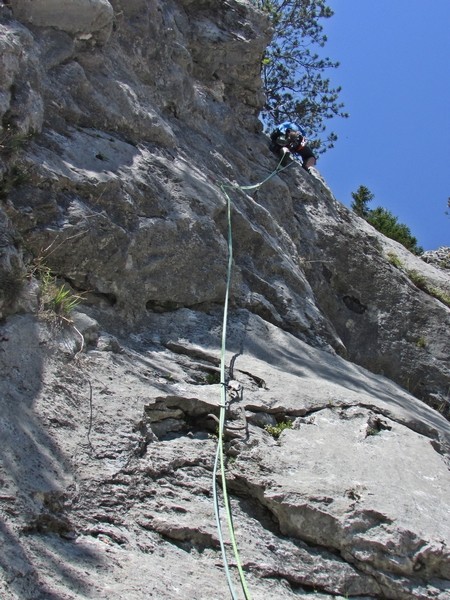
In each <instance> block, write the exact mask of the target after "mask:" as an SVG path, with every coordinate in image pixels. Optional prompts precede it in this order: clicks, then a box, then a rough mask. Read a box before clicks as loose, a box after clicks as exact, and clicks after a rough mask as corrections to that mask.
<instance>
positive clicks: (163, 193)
mask: <svg viewBox="0 0 450 600" xmlns="http://www.w3.org/2000/svg"><path fill="white" fill-rule="evenodd" d="M3 8H5V7H3ZM10 8H11V10H9V9H6V8H5V10H2V11H1V18H2V22H1V26H0V49H1V52H0V117H1V120H2V126H3V127H4V129H3V130H2V132H1V135H2V136H3V137H2V140H3V142H2V146H3V148H2V149H0V150H1V151H0V176H1V177H2V186H3V187H2V208H1V211H0V250H1V254H0V283H1V286H0V373H1V378H0V439H1V443H0V459H1V461H0V513H1V518H2V526H1V527H0V537H1V545H2V555H1V558H0V596H1V597H2V600H3V599H5V600H19V598H20V600H35V599H36V598H52V599H54V600H59V599H61V600H62V599H63V598H64V599H69V598H70V599H71V600H84V599H86V598H93V597H95V598H99V599H101V598H105V599H108V600H113V599H116V598H127V599H130V600H140V599H141V598H142V600H143V599H144V598H145V599H147V598H148V597H149V595H150V597H154V598H159V599H161V600H165V599H167V600H169V599H172V598H175V597H180V598H181V597H182V598H192V599H193V600H201V599H204V600H206V599H207V600H211V599H213V598H225V597H227V594H228V589H227V582H226V577H225V573H224V566H223V562H222V556H221V552H220V539H219V531H218V528H217V526H216V525H217V524H216V521H215V514H214V500H213V481H212V478H213V472H214V464H215V460H216V453H217V448H218V438H217V435H218V429H217V426H218V421H219V416H220V404H221V403H222V402H223V394H224V393H225V398H226V403H227V414H226V416H227V418H226V426H225V429H224V437H223V440H222V441H223V448H224V451H225V457H224V469H225V473H226V479H227V485H228V491H229V504H230V507H231V510H232V513H233V523H234V527H235V532H236V537H237V544H238V547H239V551H240V556H241V561H242V566H243V570H244V572H245V575H246V578H247V580H248V586H249V589H250V590H251V595H252V598H254V599H255V600H259V599H261V600H262V599H263V598H264V600H266V599H267V598H277V599H278V598H279V599H283V598H286V599H288V598H305V599H306V597H309V596H310V595H311V590H314V592H315V596H316V597H317V598H321V599H324V600H330V599H331V598H348V597H353V598H355V599H361V600H362V599H364V600H367V598H379V599H380V600H381V599H385V598H388V599H392V600H411V599H413V598H414V599H419V600H425V599H427V600H430V598H435V599H436V600H447V598H448V594H449V589H450V588H449V586H450V583H449V582H450V573H449V567H448V565H449V554H448V548H449V547H450V530H449V528H448V523H449V519H448V497H449V493H450V479H449V469H448V467H449V465H450V462H449V460H450V425H449V421H448V420H447V419H446V418H445V417H446V415H447V416H448V381H449V356H450V351H449V336H448V331H449V325H450V323H449V314H450V310H449V308H448V306H447V305H446V303H445V302H444V301H443V298H444V295H445V294H448V293H449V290H450V280H449V276H448V272H446V271H445V270H444V269H442V268H436V267H435V266H434V265H433V264H431V263H427V262H425V261H424V260H422V259H421V258H419V257H416V256H413V255H412V254H410V253H409V252H408V251H407V250H406V249H405V248H403V247H402V246H400V245H399V244H397V243H396V242H393V241H392V240H389V239H387V238H385V237H384V236H383V235H381V234H379V233H378V232H376V231H375V230H374V229H373V228H372V227H371V226H370V225H368V224H367V223H366V222H365V221H363V220H361V219H359V218H358V217H357V216H356V215H354V214H352V213H351V212H350V211H348V210H347V209H346V208H345V207H344V206H342V205H341V204H340V203H339V202H338V201H337V200H336V199H335V198H334V197H333V194H332V191H331V190H330V188H329V186H328V185H327V183H326V181H325V179H324V177H323V175H322V174H321V173H320V171H319V169H315V170H314V172H313V173H312V174H310V173H306V172H305V171H304V170H303V169H301V168H300V167H299V165H298V164H297V163H295V162H294V163H292V165H291V166H290V167H289V169H286V170H285V171H283V172H282V173H279V174H277V175H275V174H274V173H273V171H274V169H275V166H276V163H275V162H274V158H273V156H272V155H271V154H270V152H269V151H268V147H267V146H268V144H267V142H268V140H267V138H266V137H265V136H264V135H263V133H262V125H261V123H260V122H259V120H258V112H259V110H260V108H261V106H262V104H263V101H264V99H263V95H262V91H261V81H260V77H259V61H260V57H261V55H262V53H263V51H264V47H265V44H266V43H267V41H268V39H269V37H270V30H269V24H268V21H267V19H266V18H265V17H264V14H263V13H262V12H261V11H259V10H257V9H255V6H254V3H253V2H250V1H248V0H229V1H227V2H223V1H222V0H201V1H193V0H170V1H164V2H162V1H160V0H151V1H144V0H129V1H127V2H119V1H118V0H111V2H110V3H109V2H107V1H106V0H98V1H95V2H94V1H92V2H88V1H87V0H84V1H81V0H77V1H76V2H70V3H69V2H58V3H57V5H56V4H55V3H54V2H50V1H44V0H39V1H36V0H34V1H33V2H32V1H31V0H30V1H25V0H15V1H12V2H11V3H10ZM113 13H114V14H113ZM13 92H14V93H13ZM5 145H6V146H7V147H6V148H5ZM20 174H22V176H18V175H20ZM263 181H264V184H263V185H261V186H258V183H260V182H263ZM252 185H256V187H255V188H253V189H248V187H246V186H252ZM228 202H229V207H230V209H231V210H230V212H231V223H232V241H233V248H232V249H233V257H232V258H233V261H232V278H231V289H230V298H229V300H230V306H229V311H228V322H227V331H226V333H227V335H226V352H225V366H226V368H225V369H224V371H225V372H224V373H223V375H224V377H225V381H223V380H222V372H221V371H222V369H221V365H220V359H221V343H222V327H223V303H224V298H225V292H226V278H227V266H228V259H229V254H228V253H229V244H228V240H229V231H228V218H227V214H228ZM36 261H38V262H39V263H40V264H42V265H45V268H46V269H49V270H50V272H51V273H53V274H54V275H55V276H58V279H59V280H60V281H65V282H66V285H69V286H71V289H73V290H75V291H76V293H78V294H81V295H82V297H83V304H82V305H80V306H79V307H78V310H77V311H76V312H75V313H74V314H72V321H73V322H72V323H71V322H70V320H71V319H70V318H68V319H66V320H61V319H57V318H56V317H55V316H53V317H52V318H49V316H48V315H44V314H43V313H42V311H41V310H40V307H39V305H38V298H39V294H38V289H37V288H38V286H39V285H41V284H39V280H38V277H36V276H35V277H33V276H31V275H32V274H33V265H35V264H36ZM34 275H36V273H34ZM13 284H14V285H13ZM436 290H438V291H439V293H437V292H436ZM439 294H441V296H440V298H439ZM81 349H83V352H80V350H81ZM221 380H222V383H220V381H221ZM287 422H289V423H291V424H292V426H291V427H287V428H286V429H284V430H283V431H281V429H282V427H281V426H280V425H281V424H283V423H287ZM267 425H270V426H271V427H272V428H273V429H272V430H271V429H270V428H267V429H266V426H267ZM277 426H278V430H279V431H277V429H275V428H277ZM271 431H272V434H273V433H274V431H275V433H276V435H275V436H274V435H272V434H271ZM278 433H279V435H278ZM219 483H220V482H219ZM218 500H219V504H220V507H221V511H220V513H221V516H222V517H223V516H224V515H223V497H222V493H221V491H220V489H219V491H218ZM222 527H223V530H224V532H225V546H226V550H227V556H228V558H229V562H230V571H231V578H232V580H233V583H234V586H235V587H236V589H238V590H239V581H238V573H237V568H236V561H235V558H234V557H233V554H232V552H231V551H230V543H229V534H228V533H227V532H226V524H225V520H223V524H222Z"/></svg>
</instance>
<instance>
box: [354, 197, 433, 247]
mask: <svg viewBox="0 0 450 600" xmlns="http://www.w3.org/2000/svg"><path fill="white" fill-rule="evenodd" d="M352 198H353V202H352V203H351V205H350V208H351V209H352V210H353V212H355V213H356V214H357V215H359V216H360V217H362V218H363V219H365V220H366V221H367V222H368V223H370V224H371V225H372V226H373V227H375V229H376V230H377V231H380V232H381V233H383V234H384V235H385V236H387V237H389V238H391V239H392V240H395V241H397V242H399V243H400V244H402V245H403V246H405V248H407V249H408V250H409V251H410V252H412V253H413V254H422V253H423V248H422V247H420V246H418V245H417V238H415V237H414V236H413V235H412V234H411V230H410V229H409V227H408V226H407V225H404V224H403V223H399V222H398V218H397V217H396V216H394V215H393V214H392V213H391V212H390V211H389V210H387V209H386V208H383V207H382V206H377V207H376V208H374V209H373V210H371V209H369V208H368V206H367V205H368V204H369V202H372V200H373V199H374V198H375V196H374V195H373V194H372V192H371V191H370V190H369V188H367V187H366V186H365V185H360V186H359V188H358V189H357V190H356V192H352Z"/></svg>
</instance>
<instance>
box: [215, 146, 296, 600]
mask: <svg viewBox="0 0 450 600" xmlns="http://www.w3.org/2000/svg"><path fill="white" fill-rule="evenodd" d="M283 158H284V157H283ZM283 158H282V159H281V160H280V162H279V163H278V165H277V167H276V169H275V170H274V171H273V172H272V173H270V175H269V176H268V177H266V178H265V179H263V181H260V182H259V183H256V184H254V185H230V184H221V185H220V189H221V190H222V193H223V194H224V196H225V198H226V203H227V222H228V265H227V281H226V290H225V301H224V310H223V322H222V344H221V358H220V405H219V406H220V413H219V425H218V433H217V438H218V439H217V450H216V457H215V460H214V468H213V482H212V483H213V500H214V513H215V518H216V524H217V531H218V535H219V542H220V549H221V551H222V558H223V564H224V568H225V575H226V578H227V582H228V588H229V590H230V594H231V597H232V598H233V600H238V596H237V595H236V591H235V589H234V586H233V582H232V580H231V573H230V567H229V564H228V560H227V555H226V550H225V542H224V539H223V530H222V523H221V520H220V506H219V498H218V490H217V475H218V472H219V470H220V479H221V484H222V496H223V505H224V510H225V515H226V522H227V526H228V533H229V536H230V541H231V546H232V549H233V554H234V558H235V561H236V566H237V570H238V573H239V580H240V584H241V587H242V591H243V593H244V597H245V600H251V595H250V591H249V589H248V587H247V582H246V580H245V574H244V571H243V569H242V564H241V559H240V556H239V550H238V547H237V543H236V536H235V532H234V527H233V518H232V514H231V508H230V501H229V498H228V491H227V481H226V473H225V457H224V451H223V436H224V428H225V417H226V411H227V408H228V402H227V389H228V384H227V382H226V379H225V353H226V337H227V321H228V300H229V295H230V287H231V272H232V264H233V236H232V227H231V199H230V196H229V194H228V193H227V192H226V189H227V188H228V189H235V190H256V189H258V188H260V187H261V186H262V185H264V184H265V183H267V181H269V179H271V178H272V177H274V176H275V175H277V174H278V173H280V172H281V171H283V170H284V169H287V167H289V166H290V165H291V164H292V163H293V162H294V161H292V162H290V163H288V164H287V165H285V166H283V167H282V166H281V162H282V161H283Z"/></svg>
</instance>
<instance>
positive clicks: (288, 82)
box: [257, 0, 348, 152]
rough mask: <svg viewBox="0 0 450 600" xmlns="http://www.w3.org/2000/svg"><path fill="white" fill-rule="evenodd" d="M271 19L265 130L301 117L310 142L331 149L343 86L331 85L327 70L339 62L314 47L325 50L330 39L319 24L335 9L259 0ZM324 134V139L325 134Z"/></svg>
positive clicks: (303, 0) (312, 1)
mask: <svg viewBox="0 0 450 600" xmlns="http://www.w3.org/2000/svg"><path fill="white" fill-rule="evenodd" d="M257 4H258V6H259V8H261V9H262V10H264V11H266V12H267V13H268V14H269V16H270V19H271V21H272V26H273V39H272V43H271V44H270V45H269V47H268V48H267V50H266V52H265V55H264V57H263V60H262V78H263V83H264V90H265V93H266V99H267V100H266V104H265V107H264V110H263V113H262V119H263V122H264V123H265V125H266V126H267V128H269V127H272V126H273V124H274V123H279V122H281V121H286V120H289V121H299V122H300V123H301V125H302V127H303V128H304V129H305V131H306V134H307V136H308V137H309V138H311V139H313V140H314V141H313V142H312V143H311V144H310V145H312V146H313V147H314V146H315V147H316V148H318V149H319V152H323V151H325V150H326V149H327V148H332V147H333V145H334V142H335V141H336V140H337V136H336V134H335V133H332V132H331V133H327V134H326V136H325V130H326V122H327V121H328V119H330V118H332V117H335V116H341V117H347V116H348V115H347V113H345V112H343V106H344V105H343V104H342V103H340V102H339V101H338V98H339V93H340V91H341V88H340V87H336V88H333V87H332V86H331V85H330V81H329V79H326V78H325V77H324V75H323V73H324V71H325V70H327V69H330V68H336V67H338V65H339V63H338V62H333V61H332V60H330V59H329V58H321V57H319V55H318V54H317V53H316V52H315V51H313V50H312V48H314V47H315V48H323V47H324V45H325V43H326V41H327V37H326V35H324V33H323V27H322V25H321V23H320V20H322V19H328V18H330V17H331V16H332V15H333V11H332V10H331V9H330V8H329V7H328V6H327V5H326V3H325V0H257ZM324 136H325V137H324Z"/></svg>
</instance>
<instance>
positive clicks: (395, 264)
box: [387, 252, 403, 269]
mask: <svg viewBox="0 0 450 600" xmlns="http://www.w3.org/2000/svg"><path fill="white" fill-rule="evenodd" d="M387 259H388V261H389V262H390V263H391V265H392V266H393V267H396V268H397V269H401V268H402V267H403V263H402V261H401V260H400V259H399V257H398V256H397V255H396V254H394V252H388V254H387Z"/></svg>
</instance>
